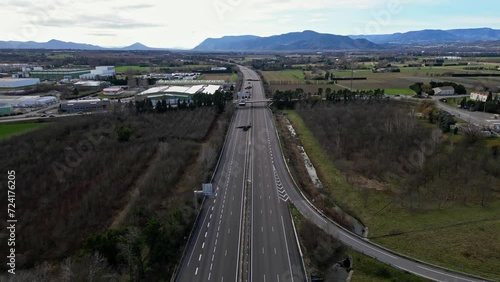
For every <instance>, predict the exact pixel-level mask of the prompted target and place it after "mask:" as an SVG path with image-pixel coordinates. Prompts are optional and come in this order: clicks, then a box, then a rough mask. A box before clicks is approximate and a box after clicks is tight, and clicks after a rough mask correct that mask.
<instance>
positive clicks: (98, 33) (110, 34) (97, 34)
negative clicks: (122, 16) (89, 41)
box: [87, 32, 116, 37]
mask: <svg viewBox="0 0 500 282" xmlns="http://www.w3.org/2000/svg"><path fill="white" fill-rule="evenodd" d="M87 35H92V36H102V37H116V34H115V33H107V32H95V33H87Z"/></svg>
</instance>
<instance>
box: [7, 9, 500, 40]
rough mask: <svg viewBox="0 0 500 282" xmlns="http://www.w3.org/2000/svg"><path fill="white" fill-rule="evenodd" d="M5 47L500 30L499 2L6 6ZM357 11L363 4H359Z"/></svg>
mask: <svg viewBox="0 0 500 282" xmlns="http://www.w3.org/2000/svg"><path fill="white" fill-rule="evenodd" d="M1 2H2V9H1V10H0V18H1V19H2V22H3V24H2V25H0V40H19V41H30V40H33V41H37V42H45V41H48V40H50V39H59V40H64V41H73V42H79V43H89V44H96V45H101V46H113V47H114V46H116V47H118V46H127V45H130V44H132V43H135V42H141V43H143V44H145V45H147V46H150V47H184V48H193V47H194V46H196V45H197V44H199V43H200V42H201V41H203V40H204V39H206V38H207V37H221V36H224V35H243V34H252V35H260V36H269V35H275V34H282V33H287V32H292V31H303V30H314V31H318V32H323V33H333V34H341V35H348V34H380V33H393V32H405V31H410V30H419V29H451V28H470V27H491V28H497V29H500V17H499V16H498V11H499V10H500V1H498V0H476V1H470V0H458V1H457V0H453V1H452V0H176V1H170V0H149V1H147V2H146V1H142V2H145V3H144V4H139V3H138V2H139V1H132V0H108V1H102V0H83V1H82V0H78V1H73V0H45V1H38V0H1ZM354 3H356V4H354Z"/></svg>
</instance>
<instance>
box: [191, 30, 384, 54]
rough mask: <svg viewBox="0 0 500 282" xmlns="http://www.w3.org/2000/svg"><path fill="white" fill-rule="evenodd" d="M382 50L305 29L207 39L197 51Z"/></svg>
mask: <svg viewBox="0 0 500 282" xmlns="http://www.w3.org/2000/svg"><path fill="white" fill-rule="evenodd" d="M366 49H381V47H380V46H378V45H376V44H374V43H372V42H370V41H368V40H366V39H351V38H349V37H348V36H340V35H334V34H323V33H317V32H314V31H310V30H306V31H303V32H292V33H286V34H281V35H274V36H269V37H259V36H249V35H245V36H225V37H222V38H208V39H206V40H205V41H203V42H202V43H201V44H200V45H198V46H196V47H195V48H194V49H193V50H194V51H301V50H304V51H323V50H324V51H326V50H366Z"/></svg>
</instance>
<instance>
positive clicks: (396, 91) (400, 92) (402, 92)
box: [367, 88, 415, 96]
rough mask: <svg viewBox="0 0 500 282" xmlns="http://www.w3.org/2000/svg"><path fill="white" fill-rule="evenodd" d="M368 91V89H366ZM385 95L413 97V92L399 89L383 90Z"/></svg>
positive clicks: (407, 89)
mask: <svg viewBox="0 0 500 282" xmlns="http://www.w3.org/2000/svg"><path fill="white" fill-rule="evenodd" d="M367 90H368V89H367ZM385 94H387V95H410V96H412V95H415V91H413V90H411V89H409V88H401V89H394V88H392V89H385Z"/></svg>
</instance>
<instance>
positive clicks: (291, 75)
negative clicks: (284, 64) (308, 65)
mask: <svg viewBox="0 0 500 282" xmlns="http://www.w3.org/2000/svg"><path fill="white" fill-rule="evenodd" d="M262 75H263V76H264V79H265V80H266V81H268V82H271V81H286V82H290V83H303V82H304V80H305V78H304V73H303V72H302V70H283V71H263V72H262Z"/></svg>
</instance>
